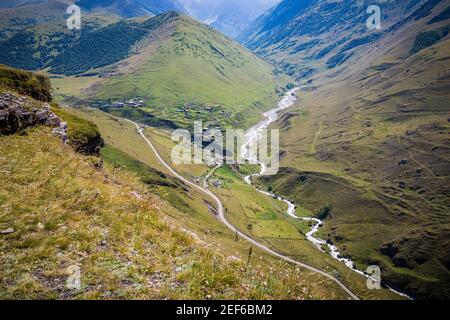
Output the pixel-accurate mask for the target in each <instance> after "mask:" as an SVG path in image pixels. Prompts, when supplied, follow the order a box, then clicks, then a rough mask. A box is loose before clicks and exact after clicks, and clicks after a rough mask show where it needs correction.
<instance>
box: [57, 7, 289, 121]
mask: <svg viewBox="0 0 450 320" xmlns="http://www.w3.org/2000/svg"><path fill="white" fill-rule="evenodd" d="M121 39H127V41H123V42H121V44H120V45H118V46H115V45H113V44H114V43H117V41H119V40H121ZM124 56H127V57H126V59H123V58H124ZM112 62H116V63H113V64H111V63H112ZM105 64H108V66H105V67H103V68H98V67H99V66H102V65H105ZM50 68H51V72H64V73H67V74H69V75H70V74H72V73H75V72H76V73H79V72H84V71H86V72H87V74H86V75H84V76H83V77H82V78H80V77H63V78H62V79H61V78H60V77H55V78H54V79H53V81H54V85H55V88H56V89H57V94H60V95H62V96H65V98H68V97H70V96H76V98H77V99H80V100H83V102H82V103H85V102H86V101H88V102H91V103H92V102H93V101H94V102H98V103H99V104H100V105H101V104H102V101H103V103H104V102H105V101H108V100H113V101H114V100H120V99H129V98H133V97H137V96H139V97H141V98H143V99H144V100H145V104H146V107H145V108H139V109H136V108H133V109H127V108H122V109H121V110H117V109H115V110H110V111H112V112H115V113H116V114H121V115H125V116H131V117H134V118H138V119H139V118H141V119H142V118H143V116H142V112H147V113H150V114H151V115H152V116H156V117H158V118H164V119H166V120H170V121H173V122H175V123H177V124H178V125H183V126H189V125H192V122H193V121H194V120H195V119H203V120H205V121H214V122H217V121H218V122H220V123H222V124H235V125H239V126H245V127H247V126H249V125H250V124H252V123H254V122H256V120H257V119H259V114H260V113H261V112H262V111H263V110H265V109H268V108H270V106H272V105H273V104H274V103H275V102H276V101H277V99H278V98H279V95H280V94H282V92H283V90H284V89H283V88H284V86H285V85H286V80H287V78H285V77H282V76H277V75H276V73H275V71H274V70H273V67H272V66H271V65H270V64H268V63H267V62H265V61H264V60H262V59H260V58H258V57H256V56H255V55H254V54H252V53H251V52H249V51H248V50H246V49H245V48H243V47H241V46H239V45H237V44H236V43H234V42H232V41H231V40H229V39H228V38H226V37H224V36H223V35H221V34H220V33H218V32H216V31H214V30H213V29H212V28H210V27H208V26H206V25H204V24H201V23H199V22H196V21H194V20H192V19H191V18H188V17H186V16H182V15H179V14H177V13H174V12H170V13H167V14H164V15H160V16H157V17H154V18H150V19H148V20H145V21H141V22H135V21H123V22H119V23H117V24H114V25H110V26H107V27H105V28H102V29H99V30H97V31H95V32H92V33H91V34H90V35H88V36H86V37H84V38H83V37H82V38H81V39H80V41H79V42H78V43H76V44H75V45H74V46H72V48H71V50H68V51H67V52H64V53H63V54H61V55H59V56H58V57H57V58H56V59H55V60H53V61H52V62H51V63H50ZM80 79H81V80H83V82H85V83H86V85H83V84H80V81H81V80H80ZM72 84H73V85H72ZM58 88H59V89H60V90H58ZM61 88H62V89H61ZM65 88H68V89H65ZM73 88H76V90H74V89H73ZM185 105H189V108H188V109H189V110H188V109H186V108H185V107H184V106H185ZM250 110H255V111H256V110H258V112H249V111H250ZM180 115H182V116H181V117H180Z"/></svg>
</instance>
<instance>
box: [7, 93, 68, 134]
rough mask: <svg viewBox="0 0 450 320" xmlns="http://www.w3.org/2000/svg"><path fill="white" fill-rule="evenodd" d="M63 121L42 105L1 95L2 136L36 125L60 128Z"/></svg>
mask: <svg viewBox="0 0 450 320" xmlns="http://www.w3.org/2000/svg"><path fill="white" fill-rule="evenodd" d="M60 124H61V119H60V118H59V117H58V116H56V115H55V114H54V113H53V112H52V111H51V109H50V105H49V104H48V103H41V102H37V101H35V100H32V99H30V98H27V97H25V96H21V95H16V94H13V93H9V92H8V93H2V94H0V134H12V133H17V132H20V131H22V130H24V129H26V128H29V127H33V126H36V125H48V126H52V127H56V126H60Z"/></svg>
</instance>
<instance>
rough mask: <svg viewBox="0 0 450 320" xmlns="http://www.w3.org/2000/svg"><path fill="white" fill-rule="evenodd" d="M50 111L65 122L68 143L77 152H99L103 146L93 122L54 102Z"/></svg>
mask: <svg viewBox="0 0 450 320" xmlns="http://www.w3.org/2000/svg"><path fill="white" fill-rule="evenodd" d="M52 111H53V112H54V113H55V114H56V115H57V116H59V117H60V118H61V119H62V120H63V121H65V122H67V125H68V128H69V130H68V138H69V144H70V145H71V146H72V147H73V148H74V149H75V150H76V151H77V152H81V153H85V154H99V152H100V149H101V147H103V139H102V137H101V135H100V131H99V130H98V128H97V126H96V125H95V124H94V123H92V122H90V121H87V120H84V119H82V118H79V117H77V116H75V115H73V114H71V113H69V112H67V111H66V110H64V109H62V108H61V107H59V106H58V105H56V104H52Z"/></svg>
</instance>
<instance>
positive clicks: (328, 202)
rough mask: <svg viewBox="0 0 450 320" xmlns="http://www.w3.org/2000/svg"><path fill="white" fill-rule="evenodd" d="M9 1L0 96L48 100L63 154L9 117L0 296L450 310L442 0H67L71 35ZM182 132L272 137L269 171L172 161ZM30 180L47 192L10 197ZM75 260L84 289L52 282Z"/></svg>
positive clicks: (54, 10)
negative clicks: (76, 1)
mask: <svg viewBox="0 0 450 320" xmlns="http://www.w3.org/2000/svg"><path fill="white" fill-rule="evenodd" d="M205 1H206V0H205ZM252 1H253V0H252ZM16 2H17V5H14V3H16ZM16 2H15V1H14V0H12V1H10V2H9V3H7V4H5V5H4V6H5V8H2V7H1V6H0V27H1V32H0V47H1V48H2V50H1V51H0V63H1V64H5V66H4V65H0V97H3V95H5V96H4V98H2V99H4V101H6V102H5V103H4V105H5V106H7V107H9V105H8V104H9V103H11V102H10V101H13V102H14V101H16V100H14V99H17V101H28V100H27V99H31V100H30V101H32V102H30V103H29V104H30V105H33V106H37V107H35V108H37V109H35V111H32V112H37V111H38V110H40V108H41V107H39V105H40V104H41V103H44V102H45V103H48V104H49V107H48V108H47V107H43V108H44V110H51V112H54V114H55V116H57V117H58V118H59V119H62V120H61V121H63V122H64V123H66V122H67V128H66V129H62V127H61V128H59V129H58V130H59V131H58V130H57V131H58V132H60V131H61V130H62V131H63V137H64V139H66V140H65V141H66V142H67V141H68V143H67V144H62V145H60V144H58V142H59V141H58V139H57V138H55V137H54V136H53V135H54V130H53V131H52V130H50V129H49V128H47V127H45V126H41V125H40V124H39V125H35V126H31V127H29V128H28V127H27V128H21V126H22V120H20V121H15V120H14V121H13V120H11V121H13V122H5V123H7V124H8V127H7V131H5V132H7V133H5V134H2V135H0V148H1V149H2V156H1V157H0V163H1V168H0V169H1V171H0V173H1V174H2V175H3V177H2V179H3V180H4V183H3V184H2V193H0V200H1V203H0V231H1V230H3V229H5V230H7V231H8V230H11V228H12V230H13V233H12V234H10V233H9V231H8V232H7V233H5V234H6V236H3V235H0V252H1V253H2V254H1V255H0V260H1V261H2V264H3V265H4V266H5V267H3V268H1V270H0V274H2V277H3V278H5V279H9V280H8V281H3V282H2V281H0V288H1V289H2V290H0V292H3V293H0V298H6V299H9V298H19V299H21V298H44V299H48V298H58V299H72V298H77V299H105V298H113V299H114V298H119V299H134V298H138V299H142V298H144V299H162V298H168V299H343V300H344V299H355V300H356V299H364V300H366V299H375V300H377V299H383V300H397V299H398V300H402V299H405V298H410V299H419V300H420V299H424V300H426V299H433V300H441V299H447V298H448V297H449V296H450V292H449V290H450V271H449V270H450V269H449V261H448V257H447V252H448V249H449V248H450V242H449V241H450V240H449V239H450V220H449V215H448V214H449V206H450V203H449V199H450V198H449V194H450V193H449V192H450V190H449V185H450V184H449V182H450V181H449V169H450V159H449V152H448V151H449V148H450V144H449V141H450V125H449V123H450V122H449V121H450V109H449V104H448V101H449V98H450V96H449V94H450V82H449V81H450V65H449V61H450V60H449V56H450V24H449V23H450V22H449V19H450V16H449V14H448V12H449V8H450V4H449V3H448V1H445V0H401V1H394V0H380V1H375V2H376V3H372V2H370V1H366V0H363V1H356V2H355V1H351V0H339V1H336V0H305V1H297V0H282V1H271V0H270V1H269V0H268V1H260V2H258V5H256V4H255V5H253V6H255V12H252V13H251V14H250V13H247V14H246V15H244V13H243V12H244V11H248V7H249V6H250V7H251V6H252V3H248V4H245V5H244V4H239V3H238V2H235V1H230V2H228V3H226V4H225V2H222V1H218V2H217V3H216V5H215V6H209V7H206V5H205V6H203V4H202V5H199V4H198V3H194V2H193V1H190V0H186V1H172V0H167V1H166V0H164V1H152V0H145V1H134V0H127V1H126V3H127V5H126V6H124V5H123V3H121V2H120V1H106V2H105V1H92V2H88V1H86V2H83V1H80V5H81V6H82V9H83V15H84V16H83V29H82V30H81V31H69V30H67V29H66V28H65V27H64V23H65V18H66V16H65V15H64V12H65V8H66V7H67V5H68V3H70V1H65V0H50V1H43V2H36V3H35V2H33V1H31V2H30V3H27V4H23V3H22V2H19V1H16ZM256 2H257V1H256V0H255V3H256ZM269 3H270V4H269ZM369 5H378V6H380V8H381V10H382V16H381V23H382V25H381V28H380V29H375V30H371V29H370V28H368V25H367V24H366V19H367V17H368V14H367V11H366V9H367V7H368V6H369ZM270 6H272V7H271V8H270ZM230 8H233V9H230ZM246 8H247V9H246ZM263 8H264V9H263ZM266 9H268V11H266V12H265V13H263V12H264V10H266ZM230 12H232V14H231V15H230ZM238 13H239V14H238ZM260 14H261V15H260ZM253 15H254V16H253ZM257 15H260V16H259V17H257ZM233 16H236V17H235V18H236V20H235V19H234V18H233ZM250 16H252V18H250ZM195 19H199V20H201V21H197V20H195ZM251 21H253V22H251ZM250 22H251V23H250ZM238 30H239V32H238ZM222 33H225V35H224V34H222ZM239 33H240V34H239ZM227 35H228V36H230V37H233V38H235V39H236V41H235V40H232V39H231V38H229V37H228V36H227ZM238 42H239V43H238ZM7 66H8V67H7ZM10 67H13V68H19V69H25V70H32V71H34V72H36V75H33V74H31V73H27V72H25V71H21V70H16V69H12V68H10ZM50 83H51V87H52V88H51V87H50ZM11 94H12V95H13V96H12V97H13V98H11ZM14 95H19V96H17V97H16V98H14ZM11 99H12V100H11ZM23 99H25V100H23ZM34 100H36V101H37V102H33V101H34ZM2 101H3V100H2ZM14 103H16V102H14ZM17 103H19V102H17ZM20 103H23V102H20ZM20 103H19V104H20ZM26 105H28V102H27V103H26ZM27 108H29V107H27ZM49 108H50V109H49ZM26 110H28V109H26ZM36 110H37V111H36ZM0 111H1V110H0ZM2 112H3V111H2ZM2 112H0V120H1V121H10V120H9V119H12V118H11V116H10V115H9V114H8V115H6V116H5V115H3V113H2ZM5 117H6V118H5ZM5 119H7V120H5ZM194 121H202V125H203V132H205V131H207V129H218V130H220V131H221V132H225V131H226V130H227V129H234V128H241V129H245V130H247V132H246V141H247V143H249V142H250V141H254V140H255V141H256V139H257V138H258V133H259V131H260V130H263V129H266V128H268V129H278V130H279V132H280V141H279V142H280V150H279V158H280V166H281V167H280V169H279V171H278V172H277V173H276V174H274V175H263V174H261V173H264V171H265V170H266V167H265V165H264V163H261V162H259V165H251V164H237V163H234V164H226V165H218V166H216V167H215V166H207V165H206V163H204V164H200V165H199V164H197V165H188V164H182V165H177V164H174V163H173V162H172V159H171V156H172V155H171V153H172V150H173V148H174V146H175V145H176V144H175V142H174V141H172V139H171V134H172V132H173V131H174V130H176V129H187V130H188V131H190V132H192V131H193V130H194ZM0 123H1V122H0ZM24 123H26V121H25V122H24ZM0 129H1V128H0ZM64 130H66V131H65V133H64ZM0 132H1V130H0ZM66 142H64V143H66ZM12 144H16V145H17V146H18V147H17V148H18V149H17V151H16V152H15V151H14V149H13V147H12ZM204 147H205V146H204ZM245 147H246V145H244V148H245ZM27 148H29V150H27ZM242 150H244V149H242ZM226 152H231V153H234V152H235V150H233V151H230V150H226ZM3 154H4V156H3ZM20 154H23V159H21V158H20ZM244 154H246V153H245V152H244ZM65 157H67V159H65ZM245 158H246V159H247V160H250V159H253V155H251V154H250V153H248V154H246V156H245ZM69 159H70V160H69ZM69 162H70V163H71V165H69ZM13 163H20V165H19V166H20V167H18V169H17V170H13V169H11V168H13ZM59 163H61V165H59ZM76 170H81V171H80V178H79V179H78V178H76V177H75V176H74V172H75V171H76ZM40 172H42V173H43V174H42V175H39V173H40ZM27 175H28V176H29V177H28V178H27V177H26V176H27ZM70 179H75V184H74V185H73V186H70V185H69V184H68V182H67V181H69V180H70ZM28 182H30V183H32V184H33V185H35V186H43V189H42V190H40V189H39V188H37V187H36V188H37V189H33V190H34V191H33V193H32V194H31V193H30V195H29V197H30V201H28V202H29V203H27V200H26V198H27V196H26V195H21V196H20V197H19V198H18V199H14V196H13V194H14V193H16V192H17V190H19V189H21V188H22V187H23V185H25V184H26V183H28ZM58 187H59V188H61V191H58V190H57V188H58ZM62 190H64V192H63V191H62ZM86 192H88V193H89V194H92V193H94V194H98V195H97V196H94V197H93V198H92V199H91V198H89V197H88V196H87V195H86ZM117 195H119V196H117ZM115 196H117V198H115ZM68 204H69V205H68ZM44 206H46V208H44ZM49 208H50V209H49ZM77 208H78V209H77ZM49 210H50V212H51V216H47V214H48V212H49ZM70 210H75V211H76V212H77V214H80V215H79V216H75V215H72V214H71V212H70ZM133 211H134V212H138V213H139V215H142V217H141V218H139V217H137V216H135V215H133V214H132V213H133ZM14 214H18V217H19V219H18V220H17V222H14V220H13V218H12V215H14ZM115 214H117V217H116V216H115ZM34 215H35V216H34ZM52 217H53V218H52ZM52 219H53V220H52ZM44 220H45V223H43V222H42V221H44ZM41 225H43V226H44V228H41ZM36 226H37V227H36ZM3 227H4V228H3ZM63 227H64V228H63ZM78 227H79V229H77V228H78ZM90 228H93V230H97V231H98V232H97V231H95V232H89V231H88V230H90ZM68 230H69V231H68ZM72 230H74V231H73V232H72ZM159 234H161V239H157V240H156V239H155V238H158V236H159ZM109 235H111V239H112V240H111V243H110V242H109V240H101V241H100V238H102V239H109ZM130 235H135V236H133V237H132V238H134V239H129V237H130ZM36 239H37V240H36ZM35 240H36V241H35ZM99 241H100V245H99V244H98V243H99ZM104 241H106V243H107V245H106V248H104V247H105V245H102V244H101V243H103V242H104ZM121 242H123V245H122V244H121ZM23 248H27V249H26V250H28V251H30V252H31V255H30V256H29V257H28V259H27V257H25V256H24V255H23V251H22V249H23ZM152 250H155V251H154V254H153V255H152V252H151V251H152ZM5 253H6V254H5ZM116 253H117V254H116ZM18 257H20V259H18ZM41 258H42V259H43V261H44V262H43V264H39V263H37V261H38V259H41ZM146 259H149V261H147V262H146V263H145V264H144V265H143V266H142V267H139V263H140V261H142V260H146ZM18 261H20V262H18ZM96 261H103V263H99V264H96ZM126 261H128V262H126ZM196 261H198V262H196ZM74 263H75V264H76V265H82V266H83V273H84V272H86V274H87V275H86V277H87V282H84V287H83V289H82V290H80V291H70V290H67V288H64V284H62V283H56V280H55V281H54V283H53V282H52V281H53V280H52V279H53V278H58V279H59V278H64V274H65V271H64V268H61V265H62V266H64V267H67V266H69V265H70V264H74ZM36 264H37V265H38V266H39V269H38V270H37V269H35V268H34V267H33V266H34V265H36ZM125 264H127V265H129V266H130V267H129V268H128V267H126V266H125ZM22 265H23V267H22ZM371 266H372V267H373V266H379V267H380V268H381V284H382V288H381V289H378V290H373V289H370V288H369V286H368V284H367V280H368V279H367V274H365V271H366V270H368V267H371ZM58 268H60V269H58ZM26 270H33V271H32V273H27V271H26ZM96 274H98V275H100V276H99V278H98V279H97V280H94V279H93V278H94V277H95V275H96ZM108 274H109V275H110V276H107V275H108ZM274 275H276V276H274ZM102 279H103V280H102ZM85 281H86V280H85ZM148 283H150V287H149V284H148ZM30 287H32V288H33V290H30V291H27V288H30ZM108 288H109V289H108ZM105 292H110V294H111V296H110V297H108V296H105V295H104V294H105Z"/></svg>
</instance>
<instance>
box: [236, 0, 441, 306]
mask: <svg viewBox="0 0 450 320" xmlns="http://www.w3.org/2000/svg"><path fill="white" fill-rule="evenodd" d="M372 4H379V5H380V7H381V9H382V28H381V30H368V28H367V27H366V21H367V18H368V17H369V14H367V13H366V10H367V8H368V6H369V5H372ZM449 12H450V8H449V3H448V1H439V0H424V1H388V0H385V1H379V2H373V1H358V2H356V1H346V0H344V1H325V0H316V1H302V2H300V1H290V0H285V1H283V2H282V3H280V4H279V5H278V6H277V7H276V8H274V9H273V10H271V11H269V12H267V13H266V14H265V15H263V16H262V17H260V18H259V19H258V20H257V21H256V22H255V23H254V24H253V25H252V27H251V28H250V29H249V30H247V32H245V33H244V34H243V35H242V36H241V38H240V39H241V41H243V43H244V44H245V45H246V46H248V47H249V48H251V49H253V50H255V51H256V52H257V53H258V54H259V55H261V56H262V57H264V58H266V59H269V60H270V61H272V62H273V63H276V64H278V65H279V66H280V67H282V68H283V69H284V70H286V71H287V72H289V73H290V74H291V75H292V76H294V77H296V78H297V79H298V80H299V81H300V83H301V84H302V90H301V92H300V99H299V101H298V103H297V104H296V105H295V106H294V107H293V108H291V109H290V110H288V111H286V112H285V113H284V114H283V115H282V117H280V119H279V120H278V122H277V124H276V126H277V127H279V128H280V129H281V130H282V135H281V140H282V141H281V149H282V152H281V154H282V156H283V159H282V161H281V165H282V166H283V169H282V170H281V171H280V174H279V175H276V176H273V177H267V178H262V179H261V182H263V183H264V185H270V186H271V187H272V188H273V190H274V191H275V192H277V193H280V194H282V195H284V196H286V197H288V198H290V199H291V200H294V201H295V202H296V203H298V204H299V205H300V206H301V207H303V208H304V209H305V210H309V211H311V212H319V211H320V210H321V209H322V208H324V207H325V206H327V207H329V208H332V214H331V216H330V217H328V218H326V219H325V223H324V227H323V228H322V230H321V235H322V237H323V239H327V240H328V241H330V242H332V243H334V244H336V245H337V246H338V247H339V248H342V249H343V255H344V256H347V257H351V259H352V260H355V261H356V265H357V266H358V267H359V268H360V269H361V270H365V269H366V268H367V266H369V265H371V264H376V265H379V266H381V268H382V279H383V282H384V283H386V284H388V285H390V286H392V287H393V288H395V289H398V290H400V291H403V292H405V293H407V294H409V295H411V296H413V297H415V298H418V299H429V298H435V299H445V298H448V297H449V296H450V292H449V290H448V288H450V285H449V284H450V265H449V260H448V258H447V257H446V254H444V253H443V252H447V251H448V250H449V249H450V247H449V246H450V243H449V241H448V239H449V238H450V233H449V228H448V226H449V225H450V220H449V217H450V215H449V202H448V195H449V193H450V190H449V187H448V186H449V185H450V181H449V173H450V172H449V168H450V159H449V157H448V155H449V152H448V151H449V148H450V144H449V141H450V130H449V119H448V118H449V114H450V108H449V105H448V103H447V101H448V99H449V98H450V96H449V92H450V65H449V63H448V62H449V59H450V37H449V31H450V20H449V17H450V15H449Z"/></svg>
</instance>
